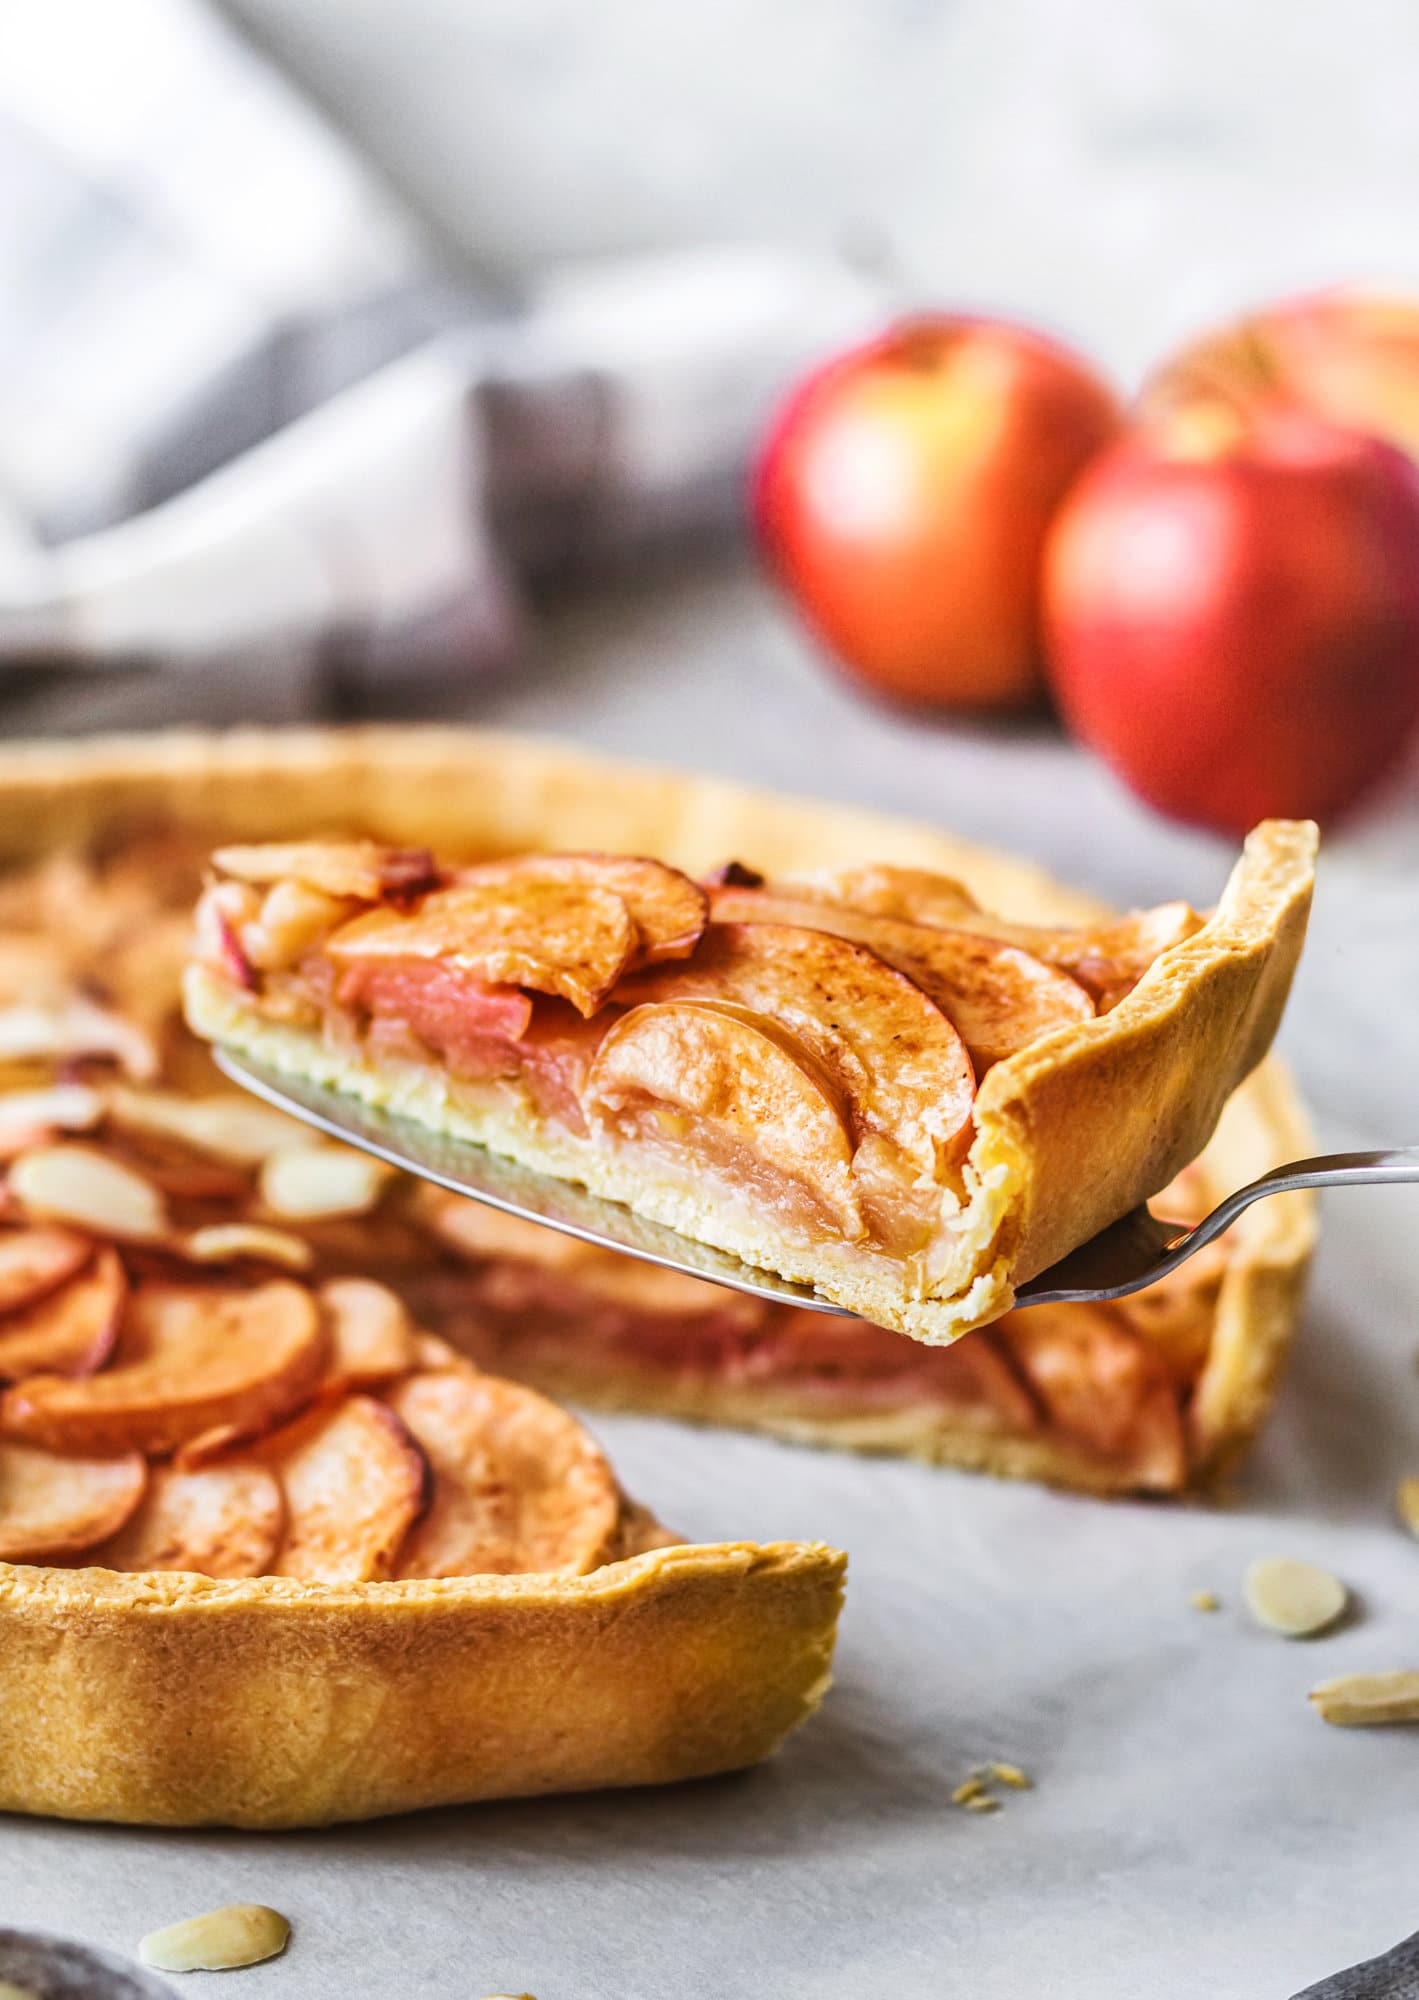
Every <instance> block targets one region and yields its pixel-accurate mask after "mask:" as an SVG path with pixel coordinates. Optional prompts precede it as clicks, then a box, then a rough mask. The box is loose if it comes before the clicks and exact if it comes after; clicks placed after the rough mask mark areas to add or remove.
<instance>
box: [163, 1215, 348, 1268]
mask: <svg viewBox="0 0 1419 2000" xmlns="http://www.w3.org/2000/svg"><path fill="white" fill-rule="evenodd" d="M175 1247H176V1248H177V1249H178V1250H179V1252H180V1254H181V1255H182V1256H184V1257H186V1258H188V1259H189V1261H190V1262H192V1263H194V1264H233V1263H236V1262H238V1261H239V1260H240V1259H242V1258H248V1257H249V1258H250V1259H251V1260H252V1261H253V1262H254V1263H258V1264H279V1265H281V1266H282V1268H283V1269H285V1270H287V1271H308V1270H309V1269H310V1267H311V1264H312V1263H313V1262H314V1261H315V1252H314V1251H313V1250H312V1249H311V1247H310V1245H309V1243H307V1242H306V1240H305V1238H304V1237H302V1236H293V1235H292V1234H291V1232H290V1230H289V1229H273V1228H271V1227H270V1225H269V1224H267V1223H264V1222H211V1223H208V1225H207V1226H206V1228H205V1229H193V1230H191V1231H189V1233H188V1234H187V1235H186V1236H184V1237H182V1238H181V1239H180V1240H179V1242H178V1243H177V1245H176V1246H175Z"/></svg>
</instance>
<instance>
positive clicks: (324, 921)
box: [241, 881, 363, 972]
mask: <svg viewBox="0 0 1419 2000" xmlns="http://www.w3.org/2000/svg"><path fill="white" fill-rule="evenodd" d="M362 908H363V904H362V903H360V902H359V901H357V900H356V899H355V898H354V897H350V896H329V895H327V894H326V893H325V891H324V890H323V889H312V888H311V887H310V886H309V884H308V883H305V882H293V881H288V882H277V883H276V884H275V886H274V887H273V888H270V889H268V890H267V892H266V894H265V896H264V897H263V898H262V903H261V914H260V915H259V916H258V917H257V918H256V919H255V920H254V921H253V922H251V923H249V924H243V925H242V930H241V944H242V950H243V951H244V952H245V953H246V956H247V958H248V959H249V960H250V961H251V963H252V964H253V965H254V966H255V967H256V968H257V970H258V971H259V972H280V971H283V970H284V969H285V968H286V967H287V966H292V965H295V964H297V963H298V962H299V960H300V959H301V958H302V957H303V956H304V955H305V953H306V952H308V951H309V950H310V948H311V946H312V945H314V944H317V943H318V942H319V941H320V939H321V938H324V937H328V936H329V935H330V934H331V932H332V931H336V930H338V929H339V928H340V926H341V924H344V923H348V922H349V920H350V919H351V917H356V916H358V915H359V913H360V910H361V909H362Z"/></svg>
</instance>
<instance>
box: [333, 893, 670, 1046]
mask: <svg viewBox="0 0 1419 2000" xmlns="http://www.w3.org/2000/svg"><path fill="white" fill-rule="evenodd" d="M638 942H639V933H638V931H637V928H636V925H635V923H634V921H633V919H632V917H631V913H630V910H629V909H628V907H627V905H626V903H625V902H624V900H623V899H622V898H621V897H620V896H618V895H616V894H615V893H614V892H613V891H611V890H609V889H605V888H602V887H600V886H599V885H598V884H597V883H595V882H578V881H575V880H569V881H556V880H553V879H549V878H548V877H546V876H533V877H530V878H529V879H527V880H525V881H508V882H498V881H491V882H481V883H479V882H473V883H460V884H459V885H457V886H456V887H454V888H450V889H439V890H436V891H435V892H434V893H433V895H431V896H426V897H425V898H424V900H423V902H422V903H421V904H420V905H419V907H418V909H417V910H414V911H410V912H407V913H406V912H405V911H402V910H392V909H381V910H369V911H367V912H366V913H365V915H363V916H360V917H356V918H355V919H354V920H353V922H351V923H348V924H344V925H342V926H341V928H340V929H339V930H338V931H336V933H335V935H334V936H333V937H332V938H331V939H330V940H329V941H328V943H327V944H326V947H325V949H326V951H327V953H328V954H329V956H330V957H331V958H332V959H333V960H334V961H335V963H336V964H337V965H340V966H347V965H353V964H356V963H360V962H363V961H366V960H368V959H372V958H374V959H378V958H433V959H438V960H440V961H441V962H443V963H445V964H448V965H452V966H455V967H457V968H458V969H459V970H460V971H463V972H469V973H472V974H474V975H475V976H476V977H477V978H479V979H481V980H485V981H487V982H488V983H489V984H490V985H494V986H527V987H530V988H532V990H533V991H534V992H538V993H551V994H556V995H559V996H560V997H561V998H562V999H564V1000H569V1001H570V1002H571V1004H572V1005H573V1006H574V1007H575V1008H576V1009H577V1011H578V1013H580V1014H582V1015H585V1016H590V1015H592V1014H594V1013H595V1012H596V1010H597V1008H598V1007H599V1006H600V1005H601V1003H602V1001H603V1000H604V999H605V998H606V996H607V994H608V993H609V992H610V991H611V989H612V987H613V986H614V985H615V984H616V981H617V980H618V979H619V978H620V976H621V974H622V973H623V972H624V971H625V970H626V967H627V966H628V965H629V964H630V962H631V960H632V958H633V956H634V954H635V950H636V946H637V944H638Z"/></svg>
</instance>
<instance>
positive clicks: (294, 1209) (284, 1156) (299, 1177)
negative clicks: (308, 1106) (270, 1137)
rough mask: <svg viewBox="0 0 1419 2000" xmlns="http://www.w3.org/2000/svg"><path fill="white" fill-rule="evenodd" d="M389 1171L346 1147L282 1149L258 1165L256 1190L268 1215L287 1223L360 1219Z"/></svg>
mask: <svg viewBox="0 0 1419 2000" xmlns="http://www.w3.org/2000/svg"><path fill="white" fill-rule="evenodd" d="M393 1172H394V1169H393V1168H392V1167H387V1166H386V1165H385V1164H384V1162H383V1160H374V1159H371V1158H370V1156H369V1154H368V1153H356V1152H352V1151H351V1149H350V1148H349V1147H348V1146H325V1145H298V1146H283V1147H282V1148H281V1149H280V1151H279V1152H275V1153H272V1154H270V1155H269V1156H268V1157H267V1159H266V1160H265V1161H264V1163H263V1165H262V1168H261V1179H260V1184H259V1192H260V1195H261V1199H262V1201H263V1202H264V1203H265V1205H266V1207H267V1208H269V1209H270V1211H271V1213H272V1214H273V1215H281V1216H286V1217H288V1218H290V1219H291V1220H292V1221H310V1220H314V1219H315V1218H317V1217H320V1216H326V1215H365V1214H367V1213H368V1212H369V1210H370V1209H372V1208H373V1207H374V1205H375V1203H376V1202H377V1201H378V1200H379V1197H380V1195H381V1193H382V1192H383V1190H384V1187H385V1185H386V1183H387V1182H388V1181H389V1179H390V1177H391V1175H392V1174H393Z"/></svg>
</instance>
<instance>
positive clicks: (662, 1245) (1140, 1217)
mask: <svg viewBox="0 0 1419 2000" xmlns="http://www.w3.org/2000/svg"><path fill="white" fill-rule="evenodd" d="M214 1054H215V1056H216V1060H217V1064H218V1067H219V1068H220V1069H221V1070H222V1072H223V1073H224V1074H225V1075H226V1076H228V1077H230V1078H231V1080H232V1082H233V1083H237V1084H240V1085H241V1087H242V1089H243V1090H249V1091H251V1092H252V1093H253V1094H254V1095H255V1096H257V1097H260V1098H264V1099H265V1101H266V1102H267V1103H268V1104H274V1105H275V1106H277V1108H278V1109H279V1110H281V1111H286V1112H289V1113H290V1115H291V1116H292V1117H293V1118H299V1119H300V1120H301V1121H302V1122H303V1123H304V1124H307V1125H312V1126H314V1127H315V1129H316V1130H317V1131H318V1132H324V1133H325V1134H326V1135H327V1137H329V1138H331V1139H340V1140H342V1141H343V1142H344V1143H345V1144H346V1145H349V1146H356V1147H358V1148H359V1149H360V1151H361V1152H365V1153H373V1155H374V1156H375V1158H376V1159H378V1160H386V1161H388V1163H389V1165H390V1166H393V1167H402V1168H403V1169H404V1171H405V1172H406V1173H410V1174H413V1175H415V1176H416V1177H417V1178H418V1179H419V1180H425V1181H433V1182H434V1183H435V1184H436V1185H437V1186H439V1187H444V1188H448V1189H449V1190H450V1191H451V1192H452V1193H453V1194H462V1195H467V1196H468V1197H469V1198H470V1199H471V1200H473V1201H482V1202H486V1203H487V1204H488V1206H489V1207H490V1208H500V1209H502V1210H503V1211H504V1212H505V1213H506V1214H508V1215H516V1216H520V1217H521V1218H522V1219H523V1220H524V1221H526V1222H541V1223H545V1224H546V1225H547V1226H548V1228H551V1229H559V1230H561V1231H562V1232H563V1234H565V1235H567V1236H579V1237H580V1238H581V1239H582V1240H583V1241H584V1242H586V1243H597V1244H600V1245H601V1246H602V1247H603V1248H605V1249H611V1250H622V1251H624V1252H625V1253H626V1254H627V1255H628V1256H630V1257H639V1258H641V1259H642V1260H643V1261H644V1262H645V1263H647V1264H660V1265H663V1266H664V1267H665V1268H666V1269H668V1270H671V1271H681V1272H683V1273H684V1274H685V1275H686V1276H687V1277H691V1278H704V1279H707V1280H708V1281H709V1283H711V1284H715V1285H726V1286H728V1287H729V1289H730V1290H731V1291H736V1292H748V1293H749V1294H750V1296H751V1297H753V1298H757V1299H768V1300H770V1301H771V1302H773V1303H776V1304H780V1305H795V1306H803V1307H805V1308H807V1310H808V1311H810V1312H821V1313H834V1314H837V1315H839V1316H846V1315H845V1308H844V1307H842V1306H839V1305H834V1304H833V1303H832V1301H831V1300H830V1299H825V1298H822V1297H820V1296H819V1294H818V1293H817V1292H815V1291H813V1290H812V1289H811V1287H809V1286H807V1285H795V1284H790V1283H789V1281H788V1280H787V1279H786V1278H777V1277H775V1276H774V1274H773V1273H772V1272H771V1271H759V1270H755V1269H754V1268H753V1267H752V1266H750V1265H748V1264H741V1263H740V1262H739V1260H738V1258H737V1257H731V1256H728V1255H727V1254H726V1253H725V1252H724V1251H722V1250H712V1249H710V1248H709V1247H708V1246H707V1245H705V1244H701V1243H692V1242H691V1241H690V1240H689V1239H688V1238H687V1237H684V1236H678V1235H676V1233H675V1231H674V1230H672V1229H665V1228H662V1227H661V1225H660V1224H659V1223H656V1222H647V1221H645V1220H644V1219H643V1218H642V1217H640V1216H638V1215H634V1214H633V1213H632V1212H631V1210H630V1209H628V1208H622V1207H621V1205H620V1204H619V1203H618V1202H613V1201H603V1200H601V1198H600V1197H599V1196H597V1195H593V1194H588V1193H587V1191H586V1189H585V1188H579V1187H573V1186H571V1185H569V1184H568V1183H567V1182H564V1181H556V1180H552V1179H550V1178H549V1177H548V1176H547V1175H545V1174H538V1173H534V1172H533V1171H532V1170H531V1169H530V1168H528V1167H522V1166H519V1165H518V1164H517V1162H516V1161H514V1160H507V1159H504V1158H503V1157H502V1155H501V1154H498V1153H492V1152H489V1151H488V1149H487V1148H486V1147H484V1146H474V1145H471V1144H469V1143H468V1142H467V1141H464V1140H459V1139H446V1138H443V1137H441V1136H440V1135H439V1134H438V1133H436V1132H430V1131H428V1130H426V1129H425V1127H423V1126H422V1125H417V1124H415V1123H414V1122H413V1121H412V1120H410V1119H407V1118H396V1117H394V1116H392V1115H391V1114H390V1113H389V1112H386V1111H377V1110H374V1109H373V1108H372V1107H371V1106H369V1105H366V1104H361V1103H360V1102H359V1101H358V1099H356V1098H353V1097H347V1096H345V1095H344V1094H343V1093H341V1092H339V1091H334V1090H326V1089H323V1088H321V1087H320V1086H319V1085H318V1084H311V1083H304V1082H301V1081H298V1080H296V1079H293V1078H291V1077H289V1076H285V1075H282V1074H280V1073H279V1072H277V1071H275V1070H271V1069H267V1068H265V1067H264V1066H262V1065H261V1064H259V1063H254V1062H251V1061H249V1060H248V1058H246V1057H245V1056H236V1055H233V1054H232V1053H231V1051H230V1050H228V1049H217V1050H215V1051H214ZM1377 1181H1419V1146H1402V1147H1399V1148H1397V1149H1395V1150H1393V1151H1390V1152H1376V1153H1330V1154H1325V1155H1322V1156H1321V1157H1320V1158H1318V1159H1314V1160H1293V1161H1291V1162H1290V1163H1289V1164H1288V1165H1286V1166H1283V1167H1273V1168H1272V1169H1271V1171H1270V1172H1269V1173H1265V1174H1262V1175H1261V1177H1260V1179H1258V1180H1254V1181H1251V1182H1249V1183H1248V1184H1247V1186H1246V1187H1243V1188H1238V1189H1237V1191H1236V1193H1235V1194H1229V1195H1228V1196H1227V1198H1226V1200H1225V1201H1223V1202H1219V1204H1218V1205H1217V1207H1216V1208H1214V1209H1213V1211H1212V1213H1211V1214H1210V1215H1209V1216H1207V1217H1205V1218H1204V1220H1203V1221H1201V1222H1199V1223H1197V1224H1196V1225H1195V1227H1192V1228H1189V1227H1188V1226H1187V1225H1186V1224H1184V1223H1180V1222H1167V1221H1163V1220H1161V1219H1160V1218H1159V1217H1157V1216H1155V1215H1153V1214H1151V1213H1150V1212H1149V1210H1148V1209H1147V1208H1146V1207H1141V1208H1135V1209H1133V1210H1132V1211H1131V1212H1130V1213H1129V1214H1128V1215H1125V1216H1122V1217H1120V1219H1119V1220H1118V1221H1117V1222H1115V1223H1111V1224H1110V1226H1109V1227H1108V1228H1107V1229H1105V1230H1103V1231H1102V1232H1101V1233H1100V1234H1099V1235H1098V1236H1095V1237H1092V1238H1091V1239H1090V1241H1089V1242H1087V1243H1083V1244H1081V1245H1080V1246H1079V1248H1078V1249H1077V1250H1072V1251H1071V1252H1070V1253H1069V1255H1068V1256H1067V1257H1063V1258H1061V1259H1060V1261H1059V1263H1057V1264H1052V1265H1051V1266H1050V1268H1049V1269H1048V1270H1047V1271H1041V1272H1040V1273H1039V1274H1038V1276H1036V1277H1033V1278H1031V1279H1029V1280H1028V1282H1027V1283H1025V1284H1023V1285H1021V1286H1020V1288H1019V1290H1018V1292H1017V1293H1016V1303H1017V1305H1021V1306H1040V1305H1067V1304H1071V1303H1073V1304H1081V1303H1093V1302H1096V1301H1100V1300H1105V1299H1122V1298H1126V1297H1127V1296H1128V1294H1129V1293H1130V1292H1138V1291H1142V1289H1143V1288H1144V1286H1145V1285H1151V1284H1153V1283H1155V1282H1156V1281H1157V1280H1158V1279H1159V1278H1166V1277H1167V1276H1168V1274H1169V1273H1170V1272H1172V1271H1175V1270H1177V1268H1178V1266H1179V1265H1180V1264H1183V1263H1185V1262H1186V1261H1187V1259H1188V1258H1189V1257H1191V1256H1192V1255H1193V1253H1194V1252H1195V1251H1198V1250H1201V1249H1202V1248H1203V1247H1204V1246H1205V1245H1206V1244H1208V1243H1211V1242H1212V1241H1213V1240H1214V1239H1215V1238H1216V1237H1218V1236H1220V1235H1221V1234H1222V1231H1223V1230H1224V1229H1226V1228H1228V1227H1229V1226H1230V1225H1231V1224H1232V1223H1233V1222H1235V1221H1236V1219H1237V1217H1238V1216H1239V1215H1240V1214H1241V1213H1242V1211H1243V1209H1246V1208H1249V1207H1250V1206H1251V1204H1252V1203H1253V1202H1254V1201H1261V1200H1262V1199H1264V1197H1265V1196H1267V1195H1269V1194H1289V1193H1292V1192H1293V1191H1294V1190H1296V1189H1298V1188H1316V1187H1351V1186H1359V1185H1368V1184H1370V1183H1372V1182H1377Z"/></svg>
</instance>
